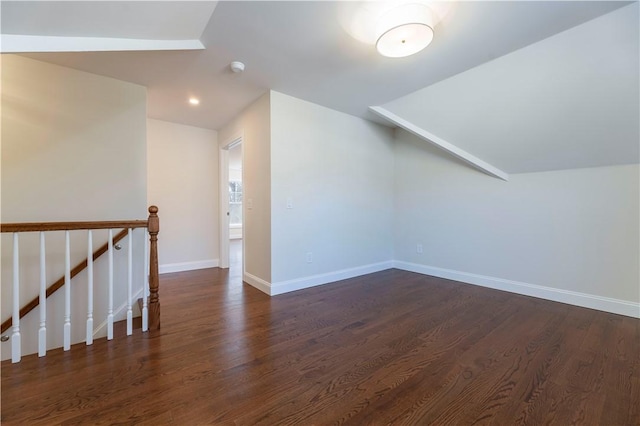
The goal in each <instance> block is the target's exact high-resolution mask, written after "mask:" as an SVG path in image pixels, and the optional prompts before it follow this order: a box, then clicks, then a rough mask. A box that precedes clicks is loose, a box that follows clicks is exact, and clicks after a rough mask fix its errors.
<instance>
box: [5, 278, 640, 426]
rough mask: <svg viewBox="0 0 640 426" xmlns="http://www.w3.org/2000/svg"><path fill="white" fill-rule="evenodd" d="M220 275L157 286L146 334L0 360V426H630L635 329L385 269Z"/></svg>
mask: <svg viewBox="0 0 640 426" xmlns="http://www.w3.org/2000/svg"><path fill="white" fill-rule="evenodd" d="M234 275H235V276H239V275H238V274H237V271H236V272H234V270H232V271H231V276H234ZM229 277H230V272H229V271H228V270H226V271H225V270H220V269H207V270H200V271H193V272H185V273H177V274H170V275H163V276H162V277H161V297H162V298H161V300H162V330H161V331H160V332H158V333H155V334H145V335H142V334H141V333H140V331H139V330H137V331H136V332H135V334H134V336H130V337H119V338H117V339H115V340H113V341H111V342H106V341H105V340H104V339H102V340H100V341H96V343H95V344H94V345H93V346H92V347H88V348H87V347H85V346H83V345H77V346H74V347H73V349H72V350H71V351H70V352H67V353H63V352H62V351H61V350H57V351H52V352H51V353H50V354H49V355H48V356H47V357H46V358H43V359H38V358H37V357H35V356H29V357H26V358H24V360H23V362H22V363H20V364H16V365H12V364H10V363H6V362H5V363H3V364H2V424H3V425H4V424H7V425H10V424H16V425H38V424H47V425H48V424H59V423H64V424H149V425H161V424H176V425H200V424H240V425H253V424H265V425H276V424H277V425H281V424H301V425H314V424H315V425H325V424H334V423H350V424H356V425H367V424H375V425H378V424H380V425H382V424H419V425H425V424H438V425H443V424H449V425H465V424H472V423H484V424H498V425H512V424H531V425H538V424H558V425H569V424H593V425H623V424H627V425H637V424H640V320H637V319H633V318H628V317H623V316H618V315H612V314H606V313H603V312H598V311H593V310H589V309H582V308H577V307H572V306H568V305H563V304H559V303H553V302H547V301H543V300H539V299H534V298H529V297H524V296H517V295H513V294H510V293H505V292H500V291H494V290H489V289H484V288H480V287H475V286H471V285H464V284H460V283H456V282H452V281H447V280H442V279H437V278H431V277H427V276H421V275H418V274H413V273H409V272H403V271H398V270H388V271H384V272H380V273H376V274H371V275H367V276H363V277H359V278H355V279H351V280H346V281H342V282H338V283H335V284H330V285H325V286H320V287H315V288H312V289H307V290H303V291H298V292H295V293H289V294H285V295H281V296H277V297H275V298H270V297H268V296H266V295H265V294H263V293H261V292H259V291H258V290H256V289H254V288H252V287H250V286H248V285H246V284H245V285H240V284H239V283H234V282H237V279H231V280H230V279H229Z"/></svg>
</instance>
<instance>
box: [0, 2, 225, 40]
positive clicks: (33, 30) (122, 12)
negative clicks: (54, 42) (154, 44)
mask: <svg viewBox="0 0 640 426" xmlns="http://www.w3.org/2000/svg"><path fill="white" fill-rule="evenodd" d="M216 5H217V2H215V1H133V2H130V1H3V2H2V34H23V35H40V36H58V37H61V36H64V37H110V38H138V39H159V40H187V39H199V38H200V36H201V35H202V31H203V30H204V28H205V27H206V25H207V23H208V22H209V19H210V18H211V14H212V13H213V11H214V10H215V8H216Z"/></svg>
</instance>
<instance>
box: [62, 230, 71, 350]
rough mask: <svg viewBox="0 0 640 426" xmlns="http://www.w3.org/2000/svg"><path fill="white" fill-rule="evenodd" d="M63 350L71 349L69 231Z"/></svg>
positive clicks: (65, 247)
mask: <svg viewBox="0 0 640 426" xmlns="http://www.w3.org/2000/svg"><path fill="white" fill-rule="evenodd" d="M63 349H64V350H65V351H68V350H69V349H71V250H70V244H69V231H65V232H64V328H63Z"/></svg>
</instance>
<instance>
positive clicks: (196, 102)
mask: <svg viewBox="0 0 640 426" xmlns="http://www.w3.org/2000/svg"><path fill="white" fill-rule="evenodd" d="M189 103H190V104H191V105H200V99H198V98H189Z"/></svg>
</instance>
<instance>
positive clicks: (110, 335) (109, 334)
mask: <svg viewBox="0 0 640 426" xmlns="http://www.w3.org/2000/svg"><path fill="white" fill-rule="evenodd" d="M108 289H109V290H108V292H109V302H108V303H109V305H108V307H107V340H111V339H113V229H109V287H108Z"/></svg>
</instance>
